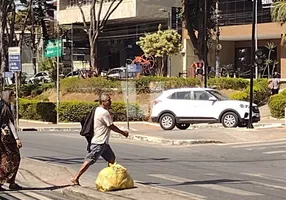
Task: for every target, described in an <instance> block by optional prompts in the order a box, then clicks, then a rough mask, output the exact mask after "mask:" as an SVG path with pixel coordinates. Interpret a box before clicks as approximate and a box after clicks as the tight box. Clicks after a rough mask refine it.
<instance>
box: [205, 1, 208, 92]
mask: <svg viewBox="0 0 286 200" xmlns="http://www.w3.org/2000/svg"><path fill="white" fill-rule="evenodd" d="M207 3H208V0H205V9H204V13H205V14H204V36H205V41H204V42H205V44H204V73H205V77H204V87H205V88H207V87H208V66H207V65H208V62H207V60H208V51H207V50H208V27H207V23H208V19H207V18H208V11H207Z"/></svg>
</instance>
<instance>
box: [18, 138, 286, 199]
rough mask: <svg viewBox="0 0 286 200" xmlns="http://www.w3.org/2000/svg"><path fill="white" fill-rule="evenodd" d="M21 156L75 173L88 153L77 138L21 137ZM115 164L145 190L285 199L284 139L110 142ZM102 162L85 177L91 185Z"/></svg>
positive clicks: (199, 196) (209, 196)
mask: <svg viewBox="0 0 286 200" xmlns="http://www.w3.org/2000/svg"><path fill="white" fill-rule="evenodd" d="M20 134H21V137H22V141H23V145H24V147H23V149H22V156H25V157H29V158H33V159H37V160H42V161H47V162H51V163H56V164H61V165H65V166H68V167H70V168H72V169H74V170H77V169H78V168H79V166H80V164H81V162H82V160H83V158H84V156H85V154H86V151H85V147H86V143H85V139H84V138H83V137H81V136H79V135H78V133H60V132H49V133H44V132H23V133H20ZM111 145H112V147H113V150H114V151H115V153H116V155H117V161H118V163H120V164H122V165H123V166H125V167H127V168H128V170H129V172H130V174H131V176H132V177H133V178H134V179H135V180H137V181H139V182H141V183H143V184H146V185H152V186H156V187H164V188H169V189H170V190H173V191H177V192H181V193H184V194H188V195H190V196H192V197H194V198H195V199H209V200H222V199H227V200H229V199H235V200H236V199H239V200H240V199H243V200H254V199H255V200H256V199H259V200H266V199H267V200H276V199H277V200H278V199H285V198H286V186H285V183H286V161H285V159H286V154H285V153H286V140H280V141H278V142H268V143H249V144H231V145H218V144H204V145H194V146H189V147H183V146H167V145H160V144H152V143H145V142H140V141H134V140H128V139H126V140H124V139H112V140H111ZM105 166H106V163H105V162H104V161H103V160H102V159H100V160H99V161H98V163H96V164H95V165H93V166H92V167H91V168H90V169H89V170H88V172H87V173H86V174H85V175H84V176H83V178H86V179H90V181H91V183H92V182H93V180H95V178H96V175H97V173H98V172H99V171H100V170H101V169H102V168H103V167H105Z"/></svg>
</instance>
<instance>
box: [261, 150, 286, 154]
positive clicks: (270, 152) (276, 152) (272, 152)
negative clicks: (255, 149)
mask: <svg viewBox="0 0 286 200" xmlns="http://www.w3.org/2000/svg"><path fill="white" fill-rule="evenodd" d="M263 153H264V154H280V153H286V151H268V152H263Z"/></svg>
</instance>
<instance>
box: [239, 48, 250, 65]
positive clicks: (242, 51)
mask: <svg viewBox="0 0 286 200" xmlns="http://www.w3.org/2000/svg"><path fill="white" fill-rule="evenodd" d="M247 53H248V51H247V49H240V50H239V61H240V62H241V64H243V65H246V64H248V63H247V60H248V56H247Z"/></svg>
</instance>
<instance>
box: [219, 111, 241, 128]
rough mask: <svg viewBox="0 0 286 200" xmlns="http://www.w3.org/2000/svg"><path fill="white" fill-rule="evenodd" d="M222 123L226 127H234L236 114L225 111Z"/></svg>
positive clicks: (236, 120) (236, 122) (235, 125)
mask: <svg viewBox="0 0 286 200" xmlns="http://www.w3.org/2000/svg"><path fill="white" fill-rule="evenodd" d="M221 122H222V125H223V126H224V127H226V128H234V127H237V125H238V116H237V114H235V113H234V112H227V113H225V114H224V115H223V116H222V119H221Z"/></svg>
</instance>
